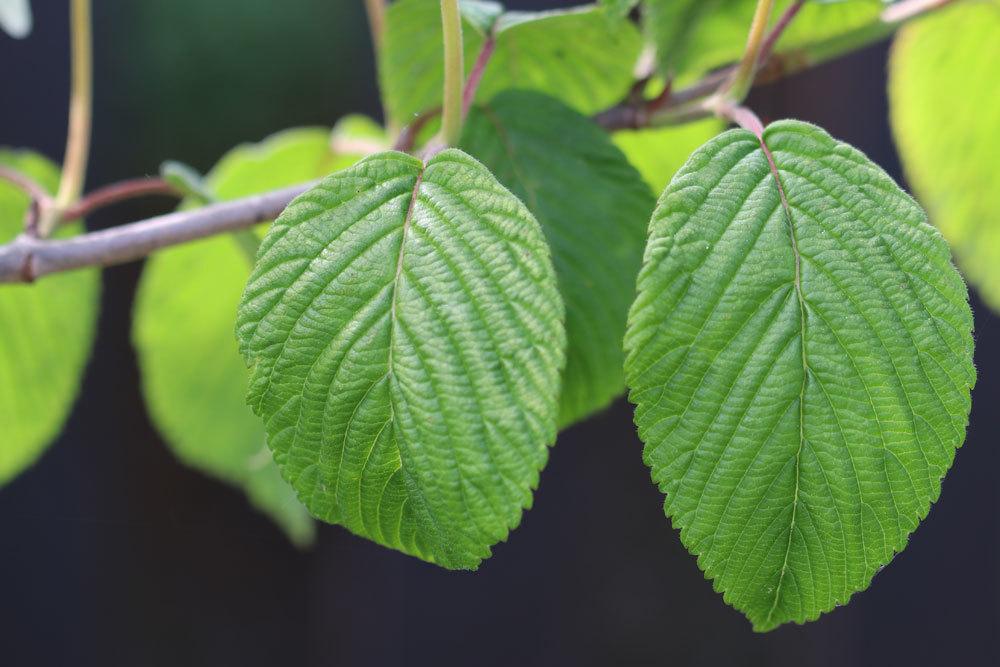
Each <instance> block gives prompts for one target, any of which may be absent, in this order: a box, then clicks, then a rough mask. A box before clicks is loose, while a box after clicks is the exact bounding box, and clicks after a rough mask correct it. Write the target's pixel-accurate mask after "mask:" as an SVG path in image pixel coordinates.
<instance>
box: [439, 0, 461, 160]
mask: <svg viewBox="0 0 1000 667" xmlns="http://www.w3.org/2000/svg"><path fill="white" fill-rule="evenodd" d="M441 25H442V27H443V29H444V99H443V103H442V118H441V124H442V132H443V134H444V142H445V144H447V145H448V146H457V145H458V142H459V140H460V139H461V137H462V87H463V85H464V83H465V61H464V54H463V49H462V17H461V14H460V13H459V10H458V0H441Z"/></svg>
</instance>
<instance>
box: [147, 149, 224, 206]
mask: <svg viewBox="0 0 1000 667" xmlns="http://www.w3.org/2000/svg"><path fill="white" fill-rule="evenodd" d="M160 177H161V178H163V180H165V181H166V182H168V183H170V185H172V186H173V187H175V188H176V189H177V190H178V191H179V192H180V193H182V194H183V195H184V196H185V197H190V198H191V199H193V200H195V201H197V202H199V203H203V204H204V203H208V202H211V201H214V200H215V193H213V192H211V191H210V190H209V188H208V186H207V185H205V179H204V177H202V175H201V174H199V173H198V170H197V169H195V168H194V167H192V166H190V165H187V164H184V163H183V162H177V161H176V160H167V161H166V162H164V163H163V164H161V165H160Z"/></svg>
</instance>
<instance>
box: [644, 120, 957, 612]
mask: <svg viewBox="0 0 1000 667" xmlns="http://www.w3.org/2000/svg"><path fill="white" fill-rule="evenodd" d="M764 140H765V142H766V144H767V146H768V147H769V148H770V150H771V151H772V152H773V156H774V161H775V164H776V167H777V173H778V176H779V178H778V180H780V185H781V187H782V188H783V191H784V193H785V195H786V197H787V205H786V204H785V203H784V202H783V201H782V196H781V190H780V189H779V187H778V183H777V182H776V179H775V176H774V175H772V173H771V170H770V169H769V166H768V161H767V159H766V158H765V155H764V152H763V151H762V150H761V146H760V144H759V143H758V141H757V139H756V138H755V137H754V136H753V135H751V134H750V133H748V132H745V131H743V130H731V131H729V132H726V133H725V134H723V135H721V136H719V137H718V138H716V139H713V140H712V141H709V142H708V143H707V144H705V146H703V147H702V148H701V149H699V150H698V151H696V152H695V153H694V155H692V156H691V159H690V160H689V161H688V163H687V164H686V165H685V166H684V168H682V169H681V171H680V172H679V173H678V174H677V176H676V177H675V178H674V180H673V181H672V182H671V184H670V185H669V187H668V188H667V190H666V191H665V192H664V194H663V196H662V198H661V199H660V202H659V205H658V207H657V210H656V212H655V213H654V215H653V219H652V223H651V226H650V237H649V243H648V246H647V249H646V256H645V260H644V265H643V269H642V271H641V273H640V277H639V281H638V286H639V292H638V297H637V299H636V302H635V304H634V305H633V307H632V311H631V313H630V316H629V328H628V333H627V336H626V349H627V353H628V356H627V361H626V376H627V379H628V384H629V387H630V391H631V393H630V398H631V400H632V401H633V402H634V403H635V404H636V416H635V419H636V424H637V425H638V427H639V433H640V436H641V438H642V440H643V442H644V443H645V450H644V458H645V461H646V463H647V465H649V466H650V468H651V469H652V475H653V479H654V481H655V482H656V483H657V484H658V486H659V487H660V489H661V491H663V493H664V494H665V495H666V502H665V504H664V509H665V511H666V513H667V515H668V516H669V517H670V518H671V520H672V522H673V524H674V526H675V527H677V528H679V529H680V531H681V539H682V540H683V542H684V544H685V545H686V546H687V547H688V549H689V550H690V551H691V552H692V553H694V554H695V555H697V556H698V563H699V565H700V566H701V568H702V569H703V570H704V571H705V573H706V576H708V577H709V578H711V579H712V580H713V581H714V585H715V588H716V589H717V590H718V591H720V592H722V593H723V595H724V597H725V599H726V601H727V602H729V603H730V604H732V605H733V606H735V607H736V608H737V609H739V610H741V611H743V612H744V613H745V614H746V615H747V616H748V617H749V619H750V620H751V621H752V623H753V625H754V627H755V628H756V629H758V630H769V629H771V628H773V627H775V626H777V625H779V624H781V623H784V622H787V621H796V622H804V621H807V620H811V619H814V618H816V617H817V616H818V615H819V614H820V613H821V612H825V611H828V610H830V609H832V608H833V607H834V606H836V605H838V604H843V603H845V602H847V600H848V598H849V597H850V596H851V594H852V593H854V592H855V591H858V590H862V589H864V588H865V587H867V586H868V584H869V582H870V581H871V578H872V576H873V575H874V574H875V573H876V572H877V571H878V570H879V568H881V567H883V566H884V565H886V564H887V563H888V562H889V561H890V560H891V559H892V557H893V555H894V554H895V553H896V552H898V551H900V550H901V549H902V548H903V547H904V546H905V545H906V541H907V538H908V536H909V534H910V533H911V532H912V531H913V530H914V529H915V528H916V527H917V524H918V522H919V521H920V520H921V519H922V518H924V516H926V514H927V512H928V510H929V508H930V504H931V502H933V501H934V500H936V499H937V497H938V494H939V493H940V490H941V478H942V477H943V476H944V474H945V472H946V471H947V470H948V468H949V466H950V465H951V462H952V459H953V457H954V454H955V450H956V448H957V447H959V446H960V445H961V443H962V441H963V439H964V436H965V426H966V421H967V418H968V413H969V392H970V388H971V387H972V385H973V383H974V381H975V371H974V369H973V365H972V335H971V329H972V314H971V311H970V309H969V306H968V303H967V294H966V289H965V285H964V283H963V282H962V279H961V277H960V276H959V275H958V272H957V271H956V270H955V269H954V267H953V266H952V264H951V260H950V254H949V250H948V246H947V244H946V243H945V242H944V239H942V238H941V236H940V234H939V233H938V232H937V230H935V229H934V228H933V227H931V226H930V225H929V224H927V221H926V217H925V215H924V213H923V211H922V210H921V209H920V207H919V206H918V205H917V204H916V203H915V202H914V201H913V200H912V199H910V198H909V197H908V196H907V195H906V194H905V193H903V192H902V191H901V190H900V189H899V187H898V186H897V185H896V184H895V183H894V182H893V181H892V180H891V179H890V178H889V177H888V176H887V175H886V174H885V173H884V172H883V171H882V170H880V169H879V168H878V167H876V166H875V165H874V164H873V163H871V162H870V161H869V160H868V159H867V158H866V157H865V156H864V155H862V154H861V153H860V152H858V151H857V150H855V149H853V148H851V147H850V146H847V145H845V144H842V143H839V142H836V141H834V140H833V139H831V138H830V136H829V135H827V134H826V133H825V132H823V131H822V130H820V129H819V128H816V127H813V126H811V125H808V124H805V123H801V122H794V121H786V122H780V123H775V124H773V125H771V126H770V127H769V128H768V129H767V130H766V132H765V134H764Z"/></svg>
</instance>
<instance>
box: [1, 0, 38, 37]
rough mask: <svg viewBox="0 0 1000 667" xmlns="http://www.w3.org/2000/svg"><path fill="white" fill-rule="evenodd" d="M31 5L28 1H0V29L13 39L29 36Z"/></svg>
mask: <svg viewBox="0 0 1000 667" xmlns="http://www.w3.org/2000/svg"><path fill="white" fill-rule="evenodd" d="M31 26H32V20H31V4H30V3H29V2H28V0H0V29H2V30H3V31H4V32H6V33H7V34H8V35H10V36H11V37H13V38H14V39H22V38H24V37H27V36H28V35H30V34H31Z"/></svg>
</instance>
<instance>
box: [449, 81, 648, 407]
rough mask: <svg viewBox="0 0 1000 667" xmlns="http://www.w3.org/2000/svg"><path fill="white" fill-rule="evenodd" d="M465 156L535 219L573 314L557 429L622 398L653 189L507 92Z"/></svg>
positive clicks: (526, 99)
mask: <svg viewBox="0 0 1000 667" xmlns="http://www.w3.org/2000/svg"><path fill="white" fill-rule="evenodd" d="M465 128H466V129H465V136H464V137H463V138H462V147H463V148H464V149H465V150H467V151H468V152H469V153H471V154H472V155H474V156H475V157H476V158H478V159H480V160H482V161H483V163H484V164H485V165H486V166H487V167H489V168H490V170H491V171H492V172H493V173H494V174H496V176H497V178H498V179H499V180H500V182H501V183H503V184H504V185H505V186H506V187H508V188H510V190H511V191H512V192H513V193H514V194H515V195H517V196H518V197H519V198H520V199H521V200H522V201H523V202H525V203H526V204H527V206H528V208H529V209H530V210H531V212H532V213H533V214H534V215H535V217H536V218H537V219H538V222H539V223H540V224H541V226H542V230H543V231H544V232H545V236H546V238H547V239H548V242H549V245H550V246H551V248H552V256H553V257H552V259H553V262H554V264H555V268H556V274H557V275H558V277H559V287H560V292H561V293H562V296H563V300H564V301H565V304H566V334H567V338H568V341H569V346H568V348H567V353H566V369H565V371H564V374H563V381H562V394H561V399H560V414H559V425H560V427H564V426H568V425H570V424H572V423H574V422H576V421H579V420H581V419H583V418H584V417H586V416H588V415H589V414H591V413H593V412H594V411H596V410H599V409H601V408H603V407H605V406H606V405H607V404H608V402H609V401H611V400H612V399H613V398H615V397H616V396H618V395H620V394H621V393H622V392H623V391H624V389H625V379H624V376H623V374H622V363H623V362H624V355H623V353H622V336H623V335H624V333H625V316H626V315H627V314H628V307H629V303H631V299H632V296H631V295H632V293H633V291H634V288H635V278H636V275H637V274H638V272H639V263H640V261H641V259H642V248H643V243H644V240H645V236H646V221H647V220H648V219H649V215H650V213H652V211H653V206H654V205H655V201H654V198H653V195H652V193H651V192H650V190H649V188H648V186H647V185H646V184H645V183H643V181H642V179H641V177H640V176H639V174H638V173H637V172H636V171H635V169H634V168H632V166H631V165H629V163H628V161H627V160H626V159H625V156H624V155H622V153H621V151H619V150H618V149H617V148H615V146H614V145H613V144H612V143H611V141H610V139H609V138H608V135H607V133H606V132H604V130H602V129H601V128H600V127H598V126H597V125H595V124H594V123H592V122H591V121H590V120H589V119H587V118H586V117H584V116H581V115H580V114H579V113H577V112H575V111H573V110H572V109H570V108H569V107H567V106H566V105H564V104H563V103H561V102H559V101H558V100H555V99H552V98H550V97H547V96H545V95H542V94H540V93H532V92H527V91H508V92H506V93H502V94H500V95H498V96H497V97H496V98H495V99H494V100H493V101H492V102H490V103H489V105H484V106H482V107H480V108H478V109H475V110H474V111H473V113H471V114H470V115H469V118H468V121H467V123H466V126H465Z"/></svg>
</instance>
